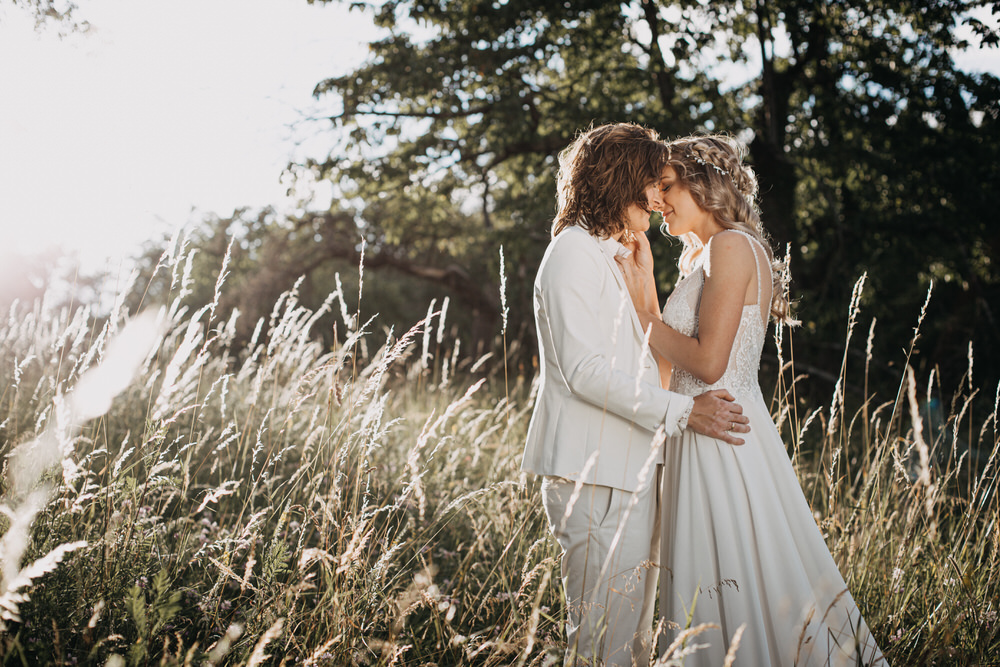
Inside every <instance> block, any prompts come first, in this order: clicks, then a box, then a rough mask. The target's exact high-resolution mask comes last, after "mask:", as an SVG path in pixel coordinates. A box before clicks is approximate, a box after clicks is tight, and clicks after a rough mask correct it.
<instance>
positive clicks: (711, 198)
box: [667, 134, 798, 325]
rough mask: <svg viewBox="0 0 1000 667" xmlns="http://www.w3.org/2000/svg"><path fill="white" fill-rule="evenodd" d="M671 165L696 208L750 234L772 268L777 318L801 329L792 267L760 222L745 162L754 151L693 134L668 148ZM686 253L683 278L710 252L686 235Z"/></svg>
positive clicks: (715, 137) (716, 137)
mask: <svg viewBox="0 0 1000 667" xmlns="http://www.w3.org/2000/svg"><path fill="white" fill-rule="evenodd" d="M667 148H668V149H669V151H670V157H669V158H668V160H667V164H668V165H669V166H671V167H673V169H674V171H675V172H676V174H677V184H679V185H681V186H682V187H685V188H687V189H688V191H689V192H690V193H691V197H692V199H694V202H695V204H697V205H698V206H699V207H701V208H702V209H703V210H705V211H707V212H708V213H711V214H712V216H713V217H714V218H715V220H716V222H718V223H719V225H721V226H722V227H723V229H735V230H739V231H742V232H746V233H747V234H749V235H750V236H752V237H753V238H755V239H756V240H757V241H759V242H760V244H761V246H763V248H764V250H765V251H766V252H767V258H768V262H769V263H770V265H771V278H772V286H771V316H772V317H773V318H774V319H775V320H776V321H778V322H783V323H785V324H788V325H795V324H798V322H797V321H796V320H795V319H793V318H792V316H791V312H790V304H789V301H788V295H787V288H788V281H789V275H788V262H787V260H777V259H775V256H774V250H773V249H772V248H771V242H770V238H769V237H768V235H767V232H766V231H765V230H764V226H763V224H762V223H761V220H760V209H759V207H758V204H757V175H756V174H755V173H754V171H753V169H752V168H751V167H750V166H749V165H746V164H744V163H743V161H744V159H745V158H746V155H747V153H748V149H747V147H746V144H744V143H743V142H741V141H739V140H738V139H736V138H734V137H731V136H729V135H724V134H711V135H693V136H689V137H683V138H681V139H675V140H674V141H671V142H670V143H668V144H667ZM681 239H682V240H683V241H684V250H683V252H682V253H681V257H680V259H679V260H678V262H677V265H678V267H679V268H680V270H681V274H682V275H687V274H688V273H690V272H691V271H692V270H693V269H694V267H695V263H696V260H697V259H698V257H699V256H700V255H701V252H702V250H703V249H704V248H703V246H702V243H701V240H700V239H699V238H698V237H697V236H695V235H694V234H690V233H689V234H684V235H683V236H682V237H681Z"/></svg>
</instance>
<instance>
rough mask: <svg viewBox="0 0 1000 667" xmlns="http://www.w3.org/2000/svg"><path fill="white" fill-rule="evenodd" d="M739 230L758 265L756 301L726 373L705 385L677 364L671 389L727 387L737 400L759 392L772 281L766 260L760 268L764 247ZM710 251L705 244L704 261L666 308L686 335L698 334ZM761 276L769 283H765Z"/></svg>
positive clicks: (746, 311)
mask: <svg viewBox="0 0 1000 667" xmlns="http://www.w3.org/2000/svg"><path fill="white" fill-rule="evenodd" d="M739 233H740V234H743V236H744V237H746V238H747V239H748V240H749V241H750V249H751V250H752V251H753V256H754V262H755V264H756V267H757V303H754V304H750V305H745V306H743V313H742V315H741V316H740V326H739V328H738V329H737V330H736V338H735V340H734V341H733V349H732V352H730V354H729V363H728V364H727V365H726V372H725V373H723V375H722V377H721V378H720V379H719V381H718V382H716V383H714V384H711V385H709V384H705V383H704V382H702V381H701V380H699V379H698V378H696V377H694V376H693V375H691V374H690V373H688V372H687V371H685V370H682V369H680V368H678V367H677V366H674V370H673V374H672V375H671V379H670V390H671V391H675V392H677V393H680V394H686V395H688V396H697V395H698V394H701V393H704V392H706V391H708V390H710V389H722V388H725V389H728V390H729V391H730V392H731V393H732V394H733V395H734V396H736V397H737V399H739V397H741V396H752V395H754V394H755V393H758V392H760V385H759V384H758V380H757V372H758V370H759V369H760V354H761V350H762V349H763V347H764V335H765V334H766V332H767V321H766V320H763V319H762V317H761V305H760V299H761V294H762V289H761V288H762V285H763V284H770V282H771V273H770V267H769V266H768V264H767V262H766V261H765V262H764V263H763V265H764V269H766V272H765V271H762V270H761V261H760V259H759V257H758V252H760V253H762V254H763V256H764V257H765V259H766V257H767V255H766V254H764V250H763V248H761V247H760V245H759V243H758V242H757V241H756V240H755V239H754V238H753V237H752V236H750V235H749V234H746V233H745V232H739ZM713 238H714V237H713ZM709 244H711V239H709ZM708 252H709V248H708V246H707V245H706V246H705V249H704V251H703V252H702V264H699V265H698V266H697V268H695V269H694V270H693V271H692V272H691V273H689V274H688V275H687V276H685V277H684V278H683V279H682V280H681V281H679V282H678V283H677V286H676V287H675V288H674V291H673V293H671V295H670V297H669V298H668V299H667V303H666V305H665V306H664V307H663V321H664V322H666V323H667V324H668V325H669V326H670V327H671V328H672V329H674V330H676V331H678V332H680V333H682V334H684V335H685V336H697V335H698V310H699V308H700V306H701V293H702V289H703V288H704V286H705V271H704V262H705V261H706V258H707V257H708ZM761 278H764V279H765V280H766V281H767V282H766V283H765V282H764V281H763V280H761ZM767 310H768V311H769V310H770V309H769V308H768V309H767Z"/></svg>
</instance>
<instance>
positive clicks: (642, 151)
mask: <svg viewBox="0 0 1000 667" xmlns="http://www.w3.org/2000/svg"><path fill="white" fill-rule="evenodd" d="M669 157H670V151H669V150H668V149H667V147H666V145H665V144H664V143H663V142H662V141H660V138H659V135H658V134H657V132H656V131H655V130H651V129H649V128H645V127H641V126H639V125H636V124H634V123H611V124H608V125H601V126H599V127H595V128H591V129H589V130H587V131H586V132H583V133H581V134H580V135H579V136H577V138H576V139H575V140H574V141H573V143H571V144H570V145H569V146H567V147H566V148H565V149H563V151H562V152H561V153H560V154H559V176H558V179H557V190H558V195H559V207H558V211H557V212H556V217H555V220H554V221H553V223H552V236H553V237H555V236H556V235H557V234H559V233H560V232H561V231H563V230H564V229H566V228H567V227H572V226H577V227H582V228H583V229H586V230H587V231H589V232H590V233H591V234H593V235H595V236H597V237H599V238H608V237H609V236H612V235H614V234H617V233H620V232H622V231H624V230H625V226H626V225H625V223H626V220H627V218H626V215H627V214H626V211H627V210H628V207H629V206H630V205H631V204H635V205H637V206H639V207H640V208H642V209H645V210H647V211H648V210H649V204H648V202H647V201H646V197H645V192H644V191H645V189H646V187H647V186H649V185H650V184H651V183H655V182H657V181H659V180H660V175H661V174H662V172H663V168H664V166H666V164H667V160H668V159H669Z"/></svg>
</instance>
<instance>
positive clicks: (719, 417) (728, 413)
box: [687, 389, 750, 445]
mask: <svg viewBox="0 0 1000 667" xmlns="http://www.w3.org/2000/svg"><path fill="white" fill-rule="evenodd" d="M687 425H688V428H689V429H691V430H692V431H696V432H698V433H701V434H703V435H707V436H709V437H712V438H718V439H719V440H723V441H725V442H728V443H729V444H730V445H742V444H743V440H742V439H741V438H737V437H735V436H734V435H733V433H749V432H750V420H749V419H747V418H746V417H744V416H743V408H742V407H741V406H740V405H739V403H736V398H735V397H734V396H733V395H732V394H730V393H729V392H728V391H726V390H725V389H715V390H713V391H706V392H705V393H704V394H701V395H700V396H695V399H694V407H693V408H691V414H690V415H689V416H688V423H687Z"/></svg>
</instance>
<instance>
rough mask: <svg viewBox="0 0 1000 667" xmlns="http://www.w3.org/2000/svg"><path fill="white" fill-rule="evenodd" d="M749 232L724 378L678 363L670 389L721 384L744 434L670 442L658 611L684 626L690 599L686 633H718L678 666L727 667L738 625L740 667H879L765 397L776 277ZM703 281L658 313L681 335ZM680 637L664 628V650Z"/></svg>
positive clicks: (703, 638) (694, 325)
mask: <svg viewBox="0 0 1000 667" xmlns="http://www.w3.org/2000/svg"><path fill="white" fill-rule="evenodd" d="M744 236H745V237H746V238H747V239H748V240H749V242H750V247H751V248H752V249H753V252H754V259H755V261H756V263H757V284H758V290H757V304H755V305H748V306H744V307H743V313H742V317H741V319H740V325H739V329H738V330H737V332H736V339H735V341H734V343H733V349H732V353H731V355H730V357H729V364H728V366H727V368H726V372H725V374H724V375H723V376H722V378H721V379H720V380H719V381H718V382H716V383H715V384H713V385H706V384H705V383H703V382H701V381H699V380H697V379H696V378H694V377H693V376H692V375H691V374H689V373H687V372H685V371H683V370H680V369H678V368H677V367H674V370H673V375H672V378H671V386H670V389H671V390H673V391H676V392H679V393H682V394H687V395H689V396H696V395H698V394H701V393H703V392H705V391H707V390H709V389H717V388H726V389H728V390H729V391H730V392H731V393H732V394H733V395H734V396H735V397H736V400H737V402H739V403H740V404H741V405H742V406H743V411H744V414H745V415H746V416H747V417H748V418H749V419H750V428H751V430H750V433H748V434H745V435H744V436H743V437H744V439H745V440H746V443H745V444H744V445H742V446H739V447H734V446H732V445H728V444H726V443H724V442H722V441H721V440H716V439H714V438H709V437H707V436H704V435H700V434H696V433H693V432H692V431H690V430H685V431H684V433H683V434H682V435H681V436H679V437H677V438H671V439H669V440H668V441H667V445H666V461H665V465H664V468H663V475H664V477H663V508H664V510H663V511H664V514H663V525H662V529H663V535H664V538H663V551H662V559H663V562H662V565H663V566H664V568H663V570H661V575H660V582H661V583H660V615H661V617H663V618H664V619H665V620H666V621H673V622H674V623H676V624H678V625H679V626H680V629H683V628H684V626H685V624H686V617H687V614H686V612H687V610H689V609H690V607H691V605H692V601H693V600H694V599H695V594H696V592H697V601H696V603H695V605H694V613H693V617H692V619H691V627H694V626H696V625H698V624H701V623H714V624H716V625H718V626H719V628H718V629H710V630H707V631H705V632H702V633H701V634H699V635H697V636H696V637H693V638H691V639H689V640H688V647H690V646H691V645H692V644H697V645H704V644H708V646H707V647H704V648H700V649H697V650H696V651H695V652H694V653H693V654H691V655H688V656H687V657H686V658H685V659H684V665H685V667H697V666H700V665H711V666H713V667H718V666H720V665H722V664H723V661H724V659H725V656H726V652H727V650H728V649H729V645H730V642H731V640H732V637H733V635H734V634H735V633H736V631H737V628H739V627H740V626H741V625H745V626H746V627H745V629H744V631H743V635H742V639H741V641H740V643H739V647H738V649H737V652H736V664H737V665H745V666H747V667H764V666H766V665H773V666H775V667H777V666H779V665H780V666H786V665H787V666H791V665H810V666H812V665H816V666H819V665H823V666H825V665H859V664H863V665H872V664H878V665H885V664H886V662H885V660H884V658H883V657H882V653H881V651H880V650H879V648H878V646H877V645H876V643H875V640H874V638H873V637H872V636H871V633H870V632H869V630H868V626H867V625H866V624H865V621H864V619H863V618H862V617H861V614H860V612H859V611H858V608H857V606H856V605H855V603H854V599H853V598H852V597H851V594H850V592H848V591H847V587H846V585H845V583H844V579H843V577H842V576H841V574H840V571H839V570H838V569H837V565H836V563H835V562H834V560H833V557H832V556H831V555H830V551H829V549H828V548H827V546H826V543H825V542H824V540H823V535H822V534H821V533H820V530H819V527H818V526H817V525H816V521H815V519H814V518H813V514H812V511H811V510H810V508H809V504H808V503H807V501H806V498H805V496H804V494H803V492H802V489H801V487H800V486H799V482H798V479H797V478H796V476H795V472H794V470H793V469H792V465H791V462H790V461H789V458H788V454H787V452H786V450H785V445H784V443H783V442H782V440H781V437H780V436H779V435H778V431H777V429H776V428H775V426H774V422H772V421H771V416H770V413H769V412H768V409H767V406H766V405H765V403H764V399H763V396H762V395H761V391H760V385H759V384H758V381H757V372H758V367H759V363H760V354H761V349H762V347H763V344H764V335H765V332H766V330H767V317H768V313H769V310H770V308H769V307H768V306H769V300H768V301H767V302H766V303H761V298H760V297H761V294H762V293H764V292H766V293H769V292H770V288H769V286H770V285H771V274H770V268H769V265H768V263H767V261H766V258H767V255H766V254H765V251H764V249H763V247H761V246H760V245H759V244H758V243H757V242H756V241H755V240H753V239H752V237H750V236H749V235H748V234H744ZM709 243H711V241H709ZM708 251H709V248H708V247H706V248H705V250H704V252H703V253H702V257H703V258H707V257H708V254H709V253H708ZM762 278H763V280H762ZM704 281H705V274H704V271H703V267H702V266H699V267H698V268H696V269H695V270H694V271H692V272H691V273H690V274H689V275H687V276H686V277H685V278H684V279H683V280H681V281H680V282H679V283H678V285H677V287H676V289H675V290H674V292H673V293H672V294H671V295H670V298H669V299H668V300H667V303H666V306H665V307H664V309H663V321H664V322H666V323H667V324H668V325H670V326H671V327H672V328H673V329H675V330H677V331H679V332H680V333H683V334H685V335H687V336H694V335H697V333H698V308H699V305H700V302H701V293H702V288H703V286H704ZM763 286H768V289H767V290H764V289H761V288H762V287H763ZM765 299H768V297H767V296H766V295H765ZM679 631H680V630H679V629H678V628H677V625H674V626H673V629H672V630H671V629H667V630H666V634H665V636H664V637H661V638H660V645H659V646H660V650H661V651H664V650H665V649H666V647H667V646H669V644H670V643H671V641H672V640H673V639H674V637H675V636H676V635H677V633H678V632H679Z"/></svg>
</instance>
